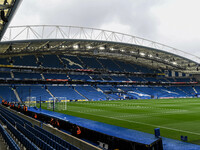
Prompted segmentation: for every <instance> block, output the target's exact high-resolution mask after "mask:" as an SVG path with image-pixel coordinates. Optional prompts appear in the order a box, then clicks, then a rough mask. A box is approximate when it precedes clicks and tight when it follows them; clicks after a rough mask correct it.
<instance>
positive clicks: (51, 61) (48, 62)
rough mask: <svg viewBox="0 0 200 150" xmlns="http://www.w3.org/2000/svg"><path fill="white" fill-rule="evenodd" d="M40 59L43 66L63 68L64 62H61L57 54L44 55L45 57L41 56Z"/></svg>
mask: <svg viewBox="0 0 200 150" xmlns="http://www.w3.org/2000/svg"><path fill="white" fill-rule="evenodd" d="M38 59H39V61H40V62H41V63H42V66H43V67H52V68H63V64H61V62H60V60H59V59H58V57H57V56H56V55H43V57H41V56H40V57H38Z"/></svg>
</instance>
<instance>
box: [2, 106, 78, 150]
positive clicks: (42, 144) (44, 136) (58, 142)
mask: <svg viewBox="0 0 200 150" xmlns="http://www.w3.org/2000/svg"><path fill="white" fill-rule="evenodd" d="M0 120H1V122H3V123H4V124H5V125H6V126H7V128H8V130H9V131H10V132H11V133H12V134H13V135H14V137H15V138H16V139H18V141H20V143H21V144H22V145H23V146H24V147H25V148H26V149H30V150H39V149H48V150H54V149H59V150H78V148H76V147H75V146H73V145H71V144H69V143H68V142H66V141H65V140H63V139H61V138H59V137H58V136H56V135H54V134H52V133H50V132H48V131H46V130H44V129H42V128H40V127H38V126H34V127H32V124H31V123H30V122H29V121H27V120H25V119H23V118H21V117H19V116H18V115H15V114H14V113H12V112H10V111H8V110H6V109H5V108H3V107H0ZM15 127H16V128H15ZM0 132H1V134H2V135H3V137H4V139H5V141H6V142H7V144H8V146H9V148H10V149H13V150H19V149H20V148H19V147H18V145H17V144H16V143H15V141H14V140H13V139H12V138H11V136H10V135H9V134H8V133H7V132H6V131H5V129H4V128H3V127H2V125H0Z"/></svg>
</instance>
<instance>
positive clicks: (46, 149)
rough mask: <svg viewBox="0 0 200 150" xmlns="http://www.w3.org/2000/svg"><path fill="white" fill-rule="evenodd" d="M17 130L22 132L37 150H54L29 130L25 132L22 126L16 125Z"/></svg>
mask: <svg viewBox="0 0 200 150" xmlns="http://www.w3.org/2000/svg"><path fill="white" fill-rule="evenodd" d="M16 127H17V129H18V130H19V131H20V132H22V133H23V134H24V135H25V136H26V137H27V138H29V139H30V141H31V142H33V143H35V144H36V145H37V146H38V147H39V148H41V149H44V150H54V148H53V147H51V146H50V145H49V144H47V143H45V142H44V141H43V140H42V139H40V138H38V137H36V136H35V135H34V134H33V133H32V132H31V131H30V130H27V129H26V128H24V127H23V126H22V125H20V124H18V123H16Z"/></svg>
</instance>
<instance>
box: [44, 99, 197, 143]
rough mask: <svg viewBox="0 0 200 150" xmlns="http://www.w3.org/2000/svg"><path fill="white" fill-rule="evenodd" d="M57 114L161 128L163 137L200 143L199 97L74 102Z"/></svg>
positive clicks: (149, 130)
mask: <svg viewBox="0 0 200 150" xmlns="http://www.w3.org/2000/svg"><path fill="white" fill-rule="evenodd" d="M42 108H43V109H47V104H43V105H42ZM57 112H59V113H64V114H68V115H72V116H77V117H81V118H86V119H90V120H95V121H99V122H104V123H107V124H111V125H116V126H120V127H125V128H129V129H134V130H139V131H143V132H147V133H151V134H154V128H160V131H161V136H163V137H168V138H172V139H178V140H180V136H181V135H185V136H188V140H189V142H191V143H195V144H200V99H199V98H193V99H163V100H124V101H96V102H70V103H67V110H64V111H58V110H57Z"/></svg>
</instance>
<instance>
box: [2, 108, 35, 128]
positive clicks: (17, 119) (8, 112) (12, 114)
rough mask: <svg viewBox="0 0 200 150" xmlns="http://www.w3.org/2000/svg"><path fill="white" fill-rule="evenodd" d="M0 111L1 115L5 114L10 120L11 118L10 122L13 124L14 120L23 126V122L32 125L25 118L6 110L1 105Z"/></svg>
mask: <svg viewBox="0 0 200 150" xmlns="http://www.w3.org/2000/svg"><path fill="white" fill-rule="evenodd" d="M0 112H1V113H2V115H3V116H4V115H6V117H7V118H10V120H11V121H10V122H11V123H12V124H13V125H15V122H17V123H19V124H21V125H22V126H24V125H25V124H28V125H31V126H32V124H31V123H30V122H29V121H27V120H26V119H24V118H22V117H19V116H18V115H16V114H14V113H12V112H10V111H6V110H5V109H3V108H2V107H0ZM4 117H5V116H4Z"/></svg>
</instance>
